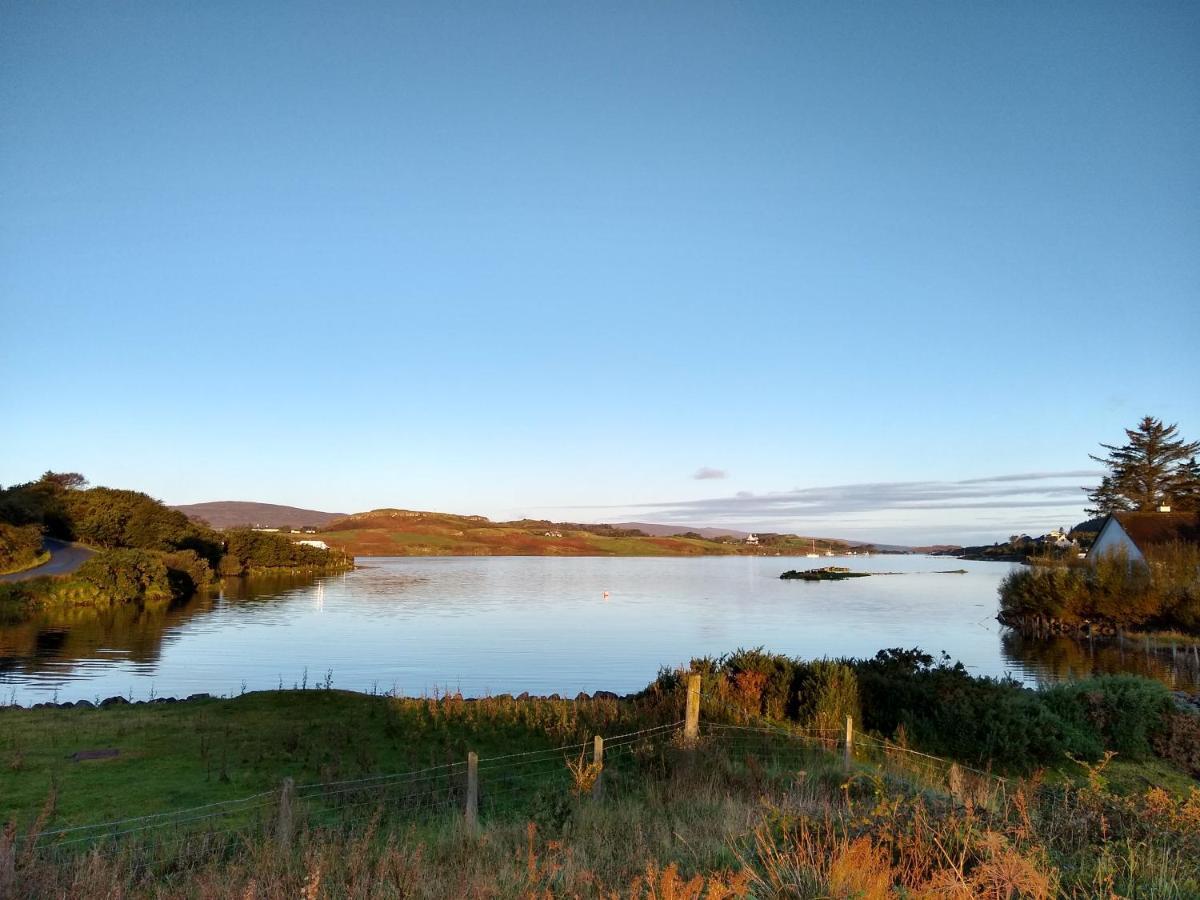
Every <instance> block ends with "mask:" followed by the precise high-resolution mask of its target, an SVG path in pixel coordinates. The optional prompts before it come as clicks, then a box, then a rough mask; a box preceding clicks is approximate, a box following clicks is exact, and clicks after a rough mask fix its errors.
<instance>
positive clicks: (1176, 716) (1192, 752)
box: [1150, 710, 1200, 778]
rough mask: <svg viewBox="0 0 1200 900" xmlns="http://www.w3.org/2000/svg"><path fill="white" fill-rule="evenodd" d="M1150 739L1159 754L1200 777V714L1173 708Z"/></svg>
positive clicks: (1195, 776)
mask: <svg viewBox="0 0 1200 900" xmlns="http://www.w3.org/2000/svg"><path fill="white" fill-rule="evenodd" d="M1150 741H1151V744H1153V746H1154V752H1155V753H1156V754H1157V755H1159V756H1161V757H1162V758H1163V759H1165V760H1167V761H1169V762H1171V763H1173V764H1174V765H1176V766H1178V767H1179V768H1181V769H1183V770H1184V771H1185V772H1189V773H1191V775H1192V777H1194V778H1200V716H1198V715H1196V714H1195V713H1192V712H1182V711H1180V710H1172V711H1171V712H1169V713H1168V714H1167V715H1166V718H1165V719H1164V721H1163V726H1162V728H1160V729H1159V730H1158V731H1157V732H1156V733H1155V734H1154V736H1153V737H1151V739H1150Z"/></svg>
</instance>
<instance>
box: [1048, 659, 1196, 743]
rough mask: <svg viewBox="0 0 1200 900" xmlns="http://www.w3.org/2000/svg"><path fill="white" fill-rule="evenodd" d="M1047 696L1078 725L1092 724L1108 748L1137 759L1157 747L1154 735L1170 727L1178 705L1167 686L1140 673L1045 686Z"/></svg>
mask: <svg viewBox="0 0 1200 900" xmlns="http://www.w3.org/2000/svg"><path fill="white" fill-rule="evenodd" d="M1041 698H1042V699H1043V701H1044V702H1045V703H1046V705H1047V706H1049V707H1050V708H1051V709H1052V710H1054V711H1055V713H1056V714H1058V715H1059V716H1061V717H1062V718H1064V719H1068V720H1070V721H1072V722H1073V723H1074V724H1075V725H1076V726H1077V727H1079V728H1081V729H1082V728H1086V727H1090V728H1091V730H1092V731H1093V732H1094V733H1095V734H1096V735H1097V737H1098V740H1099V742H1100V744H1101V745H1102V746H1103V747H1104V748H1105V749H1109V750H1115V751H1117V752H1118V753H1120V754H1122V755H1124V756H1128V757H1131V758H1134V759H1137V758H1141V757H1146V756H1150V755H1151V754H1152V753H1153V752H1154V751H1153V747H1152V745H1151V739H1152V738H1153V737H1154V736H1155V735H1156V734H1157V733H1158V732H1160V731H1162V729H1163V728H1164V727H1165V725H1166V717H1167V715H1168V714H1169V713H1170V712H1171V710H1172V706H1173V704H1172V700H1171V694H1170V691H1168V690H1167V688H1166V686H1165V685H1163V684H1161V683H1159V682H1157V681H1151V680H1150V679H1148V678H1140V677H1138V676H1136V675H1101V676H1099V677H1096V678H1089V679H1086V680H1084V681H1073V682H1069V683H1067V684H1060V685H1055V686H1054V687H1049V688H1045V689H1043V690H1042V691H1041ZM1092 755H1094V754H1092Z"/></svg>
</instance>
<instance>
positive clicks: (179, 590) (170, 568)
mask: <svg viewBox="0 0 1200 900" xmlns="http://www.w3.org/2000/svg"><path fill="white" fill-rule="evenodd" d="M162 561H163V564H164V565H165V566H166V567H167V578H168V579H169V580H170V582H171V593H172V594H173V595H175V596H176V597H187V596H190V595H191V594H194V593H195V592H196V591H198V590H200V589H201V588H204V587H207V586H208V585H210V584H212V582H213V578H214V575H213V570H212V567H211V566H210V565H209V564H208V560H206V559H204V558H203V557H201V556H200V555H199V554H198V553H197V552H196V551H195V550H176V551H175V552H173V553H164V554H163V555H162Z"/></svg>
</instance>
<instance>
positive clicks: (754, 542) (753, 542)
mask: <svg viewBox="0 0 1200 900" xmlns="http://www.w3.org/2000/svg"><path fill="white" fill-rule="evenodd" d="M746 543H747V544H749V545H750V546H751V547H757V546H758V535H757V534H752V535H750V536H748V537H747V538H746Z"/></svg>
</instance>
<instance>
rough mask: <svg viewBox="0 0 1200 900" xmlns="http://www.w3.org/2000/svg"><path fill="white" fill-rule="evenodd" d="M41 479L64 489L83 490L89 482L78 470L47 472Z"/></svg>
mask: <svg viewBox="0 0 1200 900" xmlns="http://www.w3.org/2000/svg"><path fill="white" fill-rule="evenodd" d="M41 480H42V481H43V482H45V483H46V484H49V485H53V486H54V487H56V488H58V489H59V490H63V491H81V490H83V489H84V488H85V487H87V484H88V480H87V479H86V478H84V477H83V476H82V475H80V474H79V473H78V472H45V473H44V474H43V475H42V478H41Z"/></svg>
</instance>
